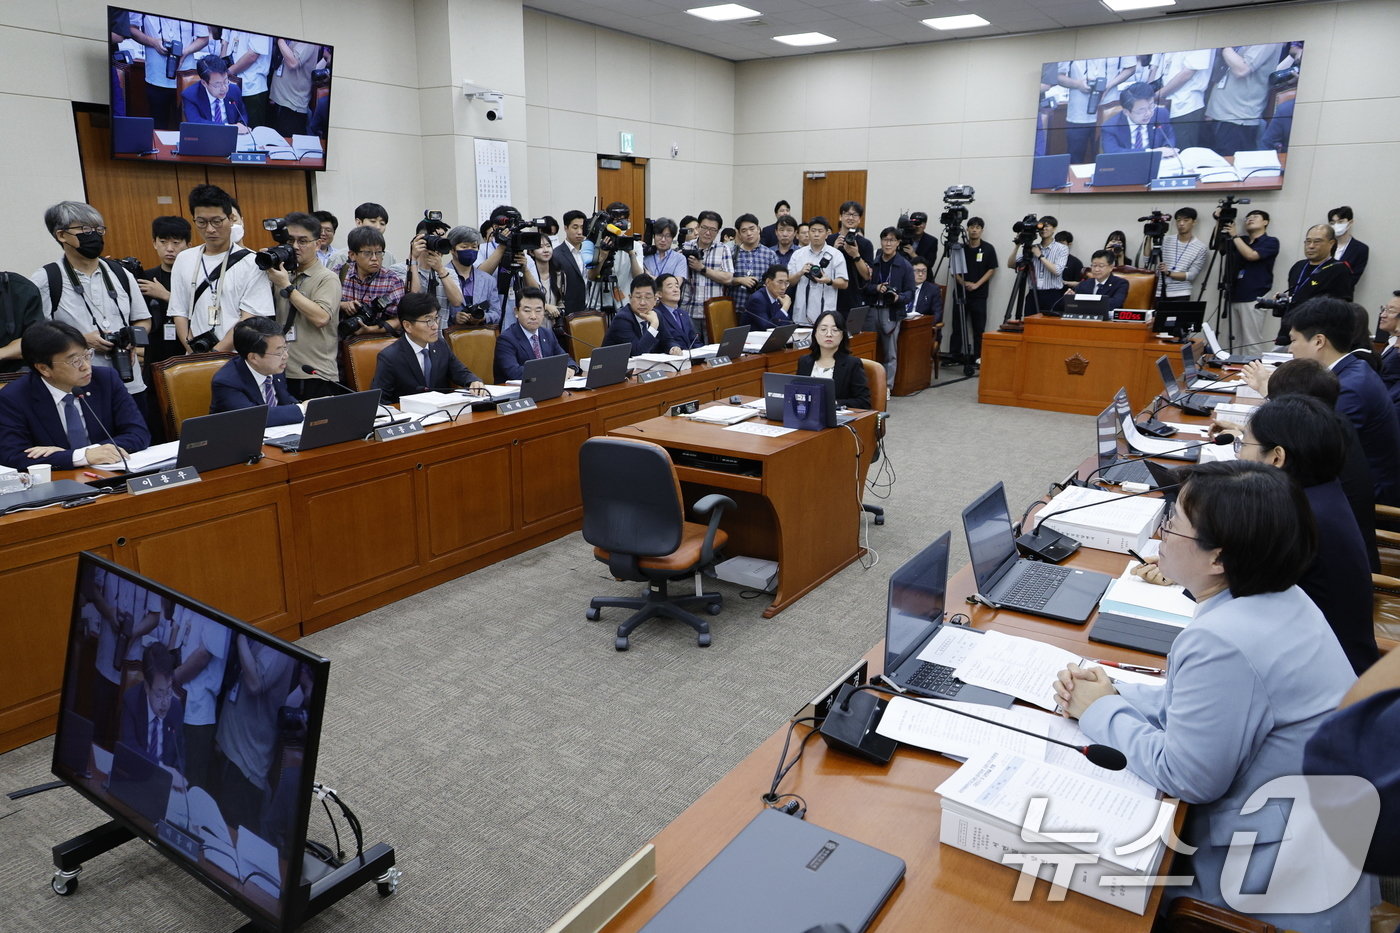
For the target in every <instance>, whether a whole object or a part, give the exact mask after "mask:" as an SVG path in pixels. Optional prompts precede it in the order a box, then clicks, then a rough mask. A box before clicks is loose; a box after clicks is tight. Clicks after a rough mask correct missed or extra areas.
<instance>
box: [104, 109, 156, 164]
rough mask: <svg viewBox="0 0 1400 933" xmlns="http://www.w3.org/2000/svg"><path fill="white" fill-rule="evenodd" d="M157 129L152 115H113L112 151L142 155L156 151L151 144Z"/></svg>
mask: <svg viewBox="0 0 1400 933" xmlns="http://www.w3.org/2000/svg"><path fill="white" fill-rule="evenodd" d="M155 131H156V121H155V119H154V118H152V117H113V118H112V151H113V152H120V153H128V154H130V153H138V154H140V155H148V154H150V153H152V152H156V151H157V150H156V148H155V147H154V146H152V145H151V140H152V139H154V138H155Z"/></svg>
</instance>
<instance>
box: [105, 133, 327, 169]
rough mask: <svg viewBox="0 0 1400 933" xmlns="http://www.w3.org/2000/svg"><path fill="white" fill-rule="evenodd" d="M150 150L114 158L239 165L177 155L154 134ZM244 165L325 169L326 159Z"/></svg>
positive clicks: (226, 159)
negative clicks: (149, 152) (148, 153)
mask: <svg viewBox="0 0 1400 933" xmlns="http://www.w3.org/2000/svg"><path fill="white" fill-rule="evenodd" d="M282 138H283V139H287V137H285V136H284V137H282ZM287 143H288V147H287V148H289V149H290V148H291V140H289V139H288V140H287ZM151 148H152V149H154V150H156V151H155V152H153V153H151V154H150V155H146V156H141V155H136V154H134V153H122V154H119V155H118V156H116V158H118V159H132V160H137V161H139V160H142V159H144V160H146V161H149V162H180V163H185V164H189V165H222V166H229V165H239V164H240V163H235V162H230V161H229V157H228V156H190V155H180V154H179V153H177V152H176V151H175V147H174V146H171V145H167V144H166V143H163V142H161V141H160V137H158V136H156V135H155V134H154V133H152V135H151ZM325 148H326V140H325V138H324V137H322V139H321V150H322V152H324V151H325ZM246 164H253V165H254V166H255V167H258V168H293V169H323V168H325V167H326V157H325V156H324V155H309V156H307V157H306V158H304V159H301V160H300V161H298V160H295V159H273V158H269V159H268V160H267V162H265V163H261V164H257V163H246Z"/></svg>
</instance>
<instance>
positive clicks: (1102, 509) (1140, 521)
mask: <svg viewBox="0 0 1400 933" xmlns="http://www.w3.org/2000/svg"><path fill="white" fill-rule="evenodd" d="M1086 505H1093V506H1094V508H1083V506H1086ZM1162 507H1163V500H1162V499H1159V498H1151V499H1146V498H1142V497H1140V496H1129V495H1124V494H1122V493H1116V492H1109V491H1108V490H1106V489H1089V488H1085V487H1082V486H1069V487H1066V488H1065V489H1063V490H1061V491H1060V492H1058V493H1056V494H1055V497H1054V498H1053V499H1051V500H1050V501H1049V502H1048V503H1047V504H1046V505H1045V507H1044V508H1042V509H1041V510H1040V511H1039V512H1037V513H1036V516H1035V523H1034V524H1033V525H1032V527H1034V528H1039V527H1040V525H1041V523H1042V522H1044V523H1045V525H1046V527H1048V528H1053V529H1054V530H1055V531H1058V532H1060V533H1061V534H1065V535H1069V536H1070V537H1071V538H1073V539H1074V540H1076V541H1078V542H1079V543H1080V544H1082V545H1084V546H1085V547H1092V548H1098V549H1099V550H1101V551H1117V552H1118V553H1120V554H1127V553H1128V552H1129V551H1135V550H1137V549H1138V548H1140V547H1142V546H1143V545H1144V544H1146V543H1147V541H1148V539H1150V538H1151V537H1152V533H1153V532H1154V531H1155V530H1156V528H1157V520H1158V519H1159V518H1160V517H1161V514H1162ZM1074 509H1077V510H1078V511H1071V510H1074Z"/></svg>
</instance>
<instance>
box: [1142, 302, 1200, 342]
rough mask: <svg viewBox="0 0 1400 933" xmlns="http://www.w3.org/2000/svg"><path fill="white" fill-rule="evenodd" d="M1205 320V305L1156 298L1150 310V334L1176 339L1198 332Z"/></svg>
mask: <svg viewBox="0 0 1400 933" xmlns="http://www.w3.org/2000/svg"><path fill="white" fill-rule="evenodd" d="M1205 320H1206V303H1205V302H1204V301H1188V300H1185V299H1177V298H1158V299H1157V302H1156V304H1155V305H1153V308H1152V332H1153V333H1154V334H1171V335H1172V336H1173V337H1176V338H1177V339H1181V338H1183V337H1185V336H1186V335H1187V334H1190V333H1193V332H1194V331H1197V330H1200V328H1201V325H1202V324H1204V323H1205Z"/></svg>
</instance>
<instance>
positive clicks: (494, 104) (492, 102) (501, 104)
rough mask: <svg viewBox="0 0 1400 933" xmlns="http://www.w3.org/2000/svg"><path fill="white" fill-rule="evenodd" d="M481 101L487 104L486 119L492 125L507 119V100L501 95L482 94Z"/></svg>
mask: <svg viewBox="0 0 1400 933" xmlns="http://www.w3.org/2000/svg"><path fill="white" fill-rule="evenodd" d="M481 99H482V100H483V101H485V102H486V119H488V120H490V121H491V122H492V123H500V122H501V121H503V120H504V119H505V118H506V100H505V97H504V96H503V95H501V94H482V95H481Z"/></svg>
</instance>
